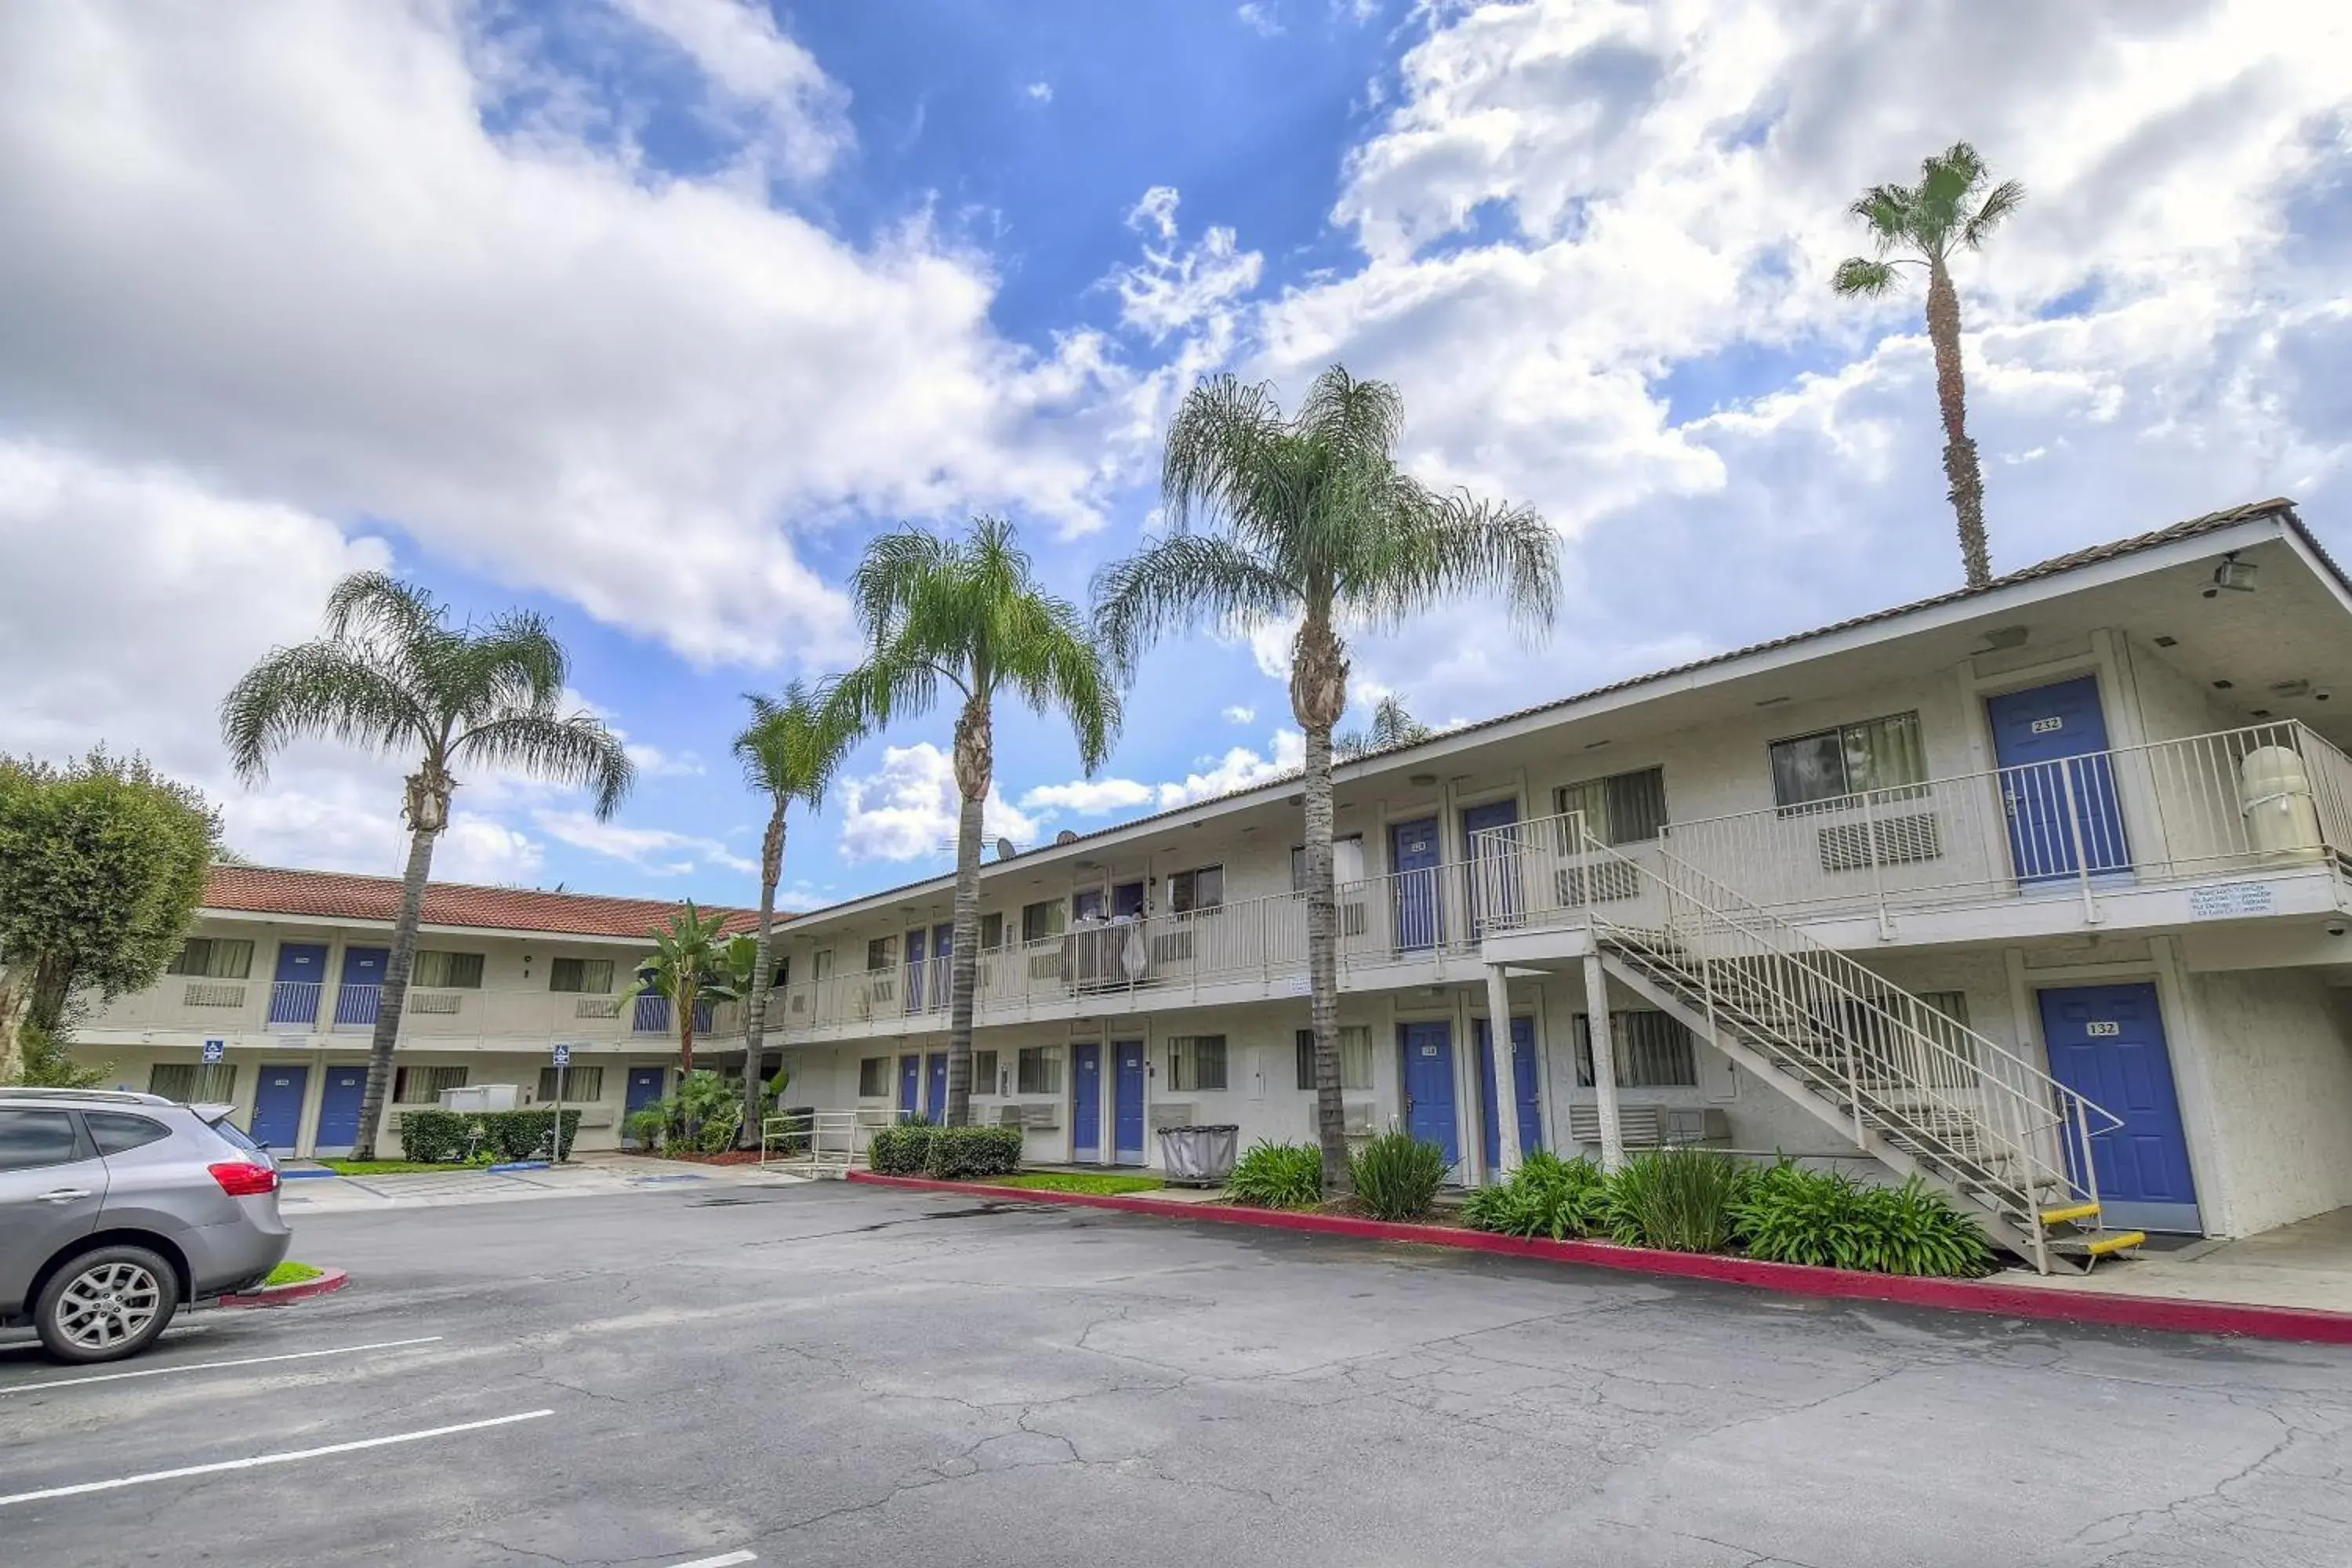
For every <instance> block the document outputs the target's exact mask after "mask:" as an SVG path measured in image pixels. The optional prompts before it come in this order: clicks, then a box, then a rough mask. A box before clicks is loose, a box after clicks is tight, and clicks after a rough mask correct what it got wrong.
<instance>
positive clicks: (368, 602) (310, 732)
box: [220, 572, 636, 1160]
mask: <svg viewBox="0 0 2352 1568" xmlns="http://www.w3.org/2000/svg"><path fill="white" fill-rule="evenodd" d="M567 666H568V661H567V660H566V659H565V658H564V653H563V645H562V644H561V643H559V642H557V641H556V640H555V635H554V633H553V632H551V630H549V628H548V625H547V622H546V620H545V618H544V617H542V616H539V615H537V614H535V613H533V612H530V611H527V610H509V611H507V612H505V613H504V614H502V615H500V616H497V617H495V618H494V619H492V620H491V621H490V622H489V624H488V626H483V627H481V628H480V629H476V628H475V627H474V626H470V625H468V626H450V625H449V621H448V611H447V609H446V607H445V606H443V605H440V604H439V603H437V602H436V601H435V600H434V598H433V597H432V595H429V594H427V593H425V590H423V589H422V588H419V587H416V586H415V585H414V584H408V583H403V582H399V581H397V580H396V579H394V578H393V577H391V576H389V575H387V574H384V573H382V572H355V573H353V574H352V575H350V576H348V577H346V578H344V579H343V580H342V581H341V582H340V583H338V584H335V586H334V589H333V591H332V592H331V593H330V594H329V595H327V617H326V635H325V636H324V637H318V638H315V639H313V640H312V641H310V642H306V643H302V644H299V646H297V647H278V648H272V649H271V650H270V651H269V653H268V655H267V656H265V657H264V658H262V660H261V662H260V663H258V664H257V665H255V666H254V667H253V668H251V669H250V670H248V671H247V672H246V675H245V678H244V679H242V680H239V681H238V682H237V683H236V686H235V687H233V688H232V689H230V691H229V694H228V695H227V696H226V697H225V698H223V699H222V700H221V710H220V720H221V738H222V740H223V741H224V742H225V743H226V745H227V747H228V753H229V761H230V763H232V764H233V765H234V766H235V768H236V773H237V776H238V777H239V778H241V779H243V780H244V781H245V782H246V783H247V784H258V783H259V782H260V781H261V780H263V779H264V778H266V777H268V772H269V761H270V759H271V758H272V757H273V756H275V755H276V754H277V753H278V752H281V751H283V750H284V749H285V748H286V747H287V746H288V745H289V744H291V743H292V742H295V741H297V740H303V739H320V740H331V741H341V742H344V743H345V744H346V745H352V746H358V747H361V748H362V749H363V750H366V751H371V752H379V753H386V754H391V755H396V756H404V757H405V756H413V757H415V758H416V759H417V763H416V771H415V772H414V773H410V774H409V775H408V780H407V789H406V793H405V798H404V801H403V803H402V806H401V811H402V815H403V816H404V817H405V818H406V820H407V823H408V865H407V868H406V869H405V871H404V873H403V875H402V878H401V889H400V917H399V919H398V920H397V921H394V924H393V928H392V953H391V956H390V957H389V958H388V959H386V960H385V963H384V966H383V989H382V990H381V991H380V992H379V993H378V994H377V999H376V1001H377V1005H376V1016H375V1037H374V1039H373V1041H372V1042H371V1044H370V1046H369V1047H368V1075H367V1086H366V1088H365V1089H362V1091H361V1096H360V1132H359V1140H358V1142H356V1143H355V1144H354V1145H353V1147H352V1156H353V1157H354V1158H356V1159H361V1160H369V1159H373V1158H374V1157H375V1142H376V1123H377V1121H378V1120H379V1119H380V1118H381V1117H382V1116H383V1102H384V1097H385V1094H386V1091H387V1090H389V1089H390V1088H391V1085H392V1053H393V1046H394V1041H396V1040H397V1039H398V1037H399V1035H400V1016H401V1010H402V1008H403V1007H404V1005H406V1003H407V1000H408V976H409V971H410V969H411V967H412V966H413V964H414V963H415V958H416V927H417V922H418V918H419V914H420V912H421V911H422V910H423V909H424V906H425V880H426V879H427V877H428V876H429V875H430V873H431V871H432V868H433V841H434V840H435V839H436V838H437V837H440V836H441V833H442V831H443V830H444V829H445V828H446V827H447V826H449V797H450V795H452V794H453V793H454V792H455V791H456V790H457V782H458V780H457V770H458V769H460V768H462V767H467V766H481V767H487V768H503V769H511V770H514V771H516V772H520V773H529V774H531V775H533V776H535V777H538V778H542V779H547V780H551V781H552V782H554V783H557V784H575V785H578V786H580V787H582V788H584V789H586V790H588V791H589V792H590V793H591V795H593V800H594V805H595V811H596V815H597V816H598V817H600V818H605V817H610V816H612V815H613V812H614V808H616V807H617V806H618V805H620V804H621V799H622V797H623V796H624V795H627V794H628V792H629V786H630V784H633V783H635V777H636V770H635V767H633V766H632V765H631V764H630V762H629V759H628V756H627V755H626V753H625V752H623V751H622V749H621V742H620V741H619V739H618V738H617V737H615V736H614V733H613V732H612V731H610V730H608V729H606V728H605V727H604V721H602V720H600V719H598V718H597V717H596V716H595V715H593V713H586V712H580V713H569V714H567V713H563V712H561V711H559V709H558V704H559V703H561V702H562V698H563V683H564V677H565V673H566V669H567Z"/></svg>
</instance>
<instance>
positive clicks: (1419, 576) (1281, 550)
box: [1095, 365, 1559, 1196]
mask: <svg viewBox="0 0 2352 1568" xmlns="http://www.w3.org/2000/svg"><path fill="white" fill-rule="evenodd" d="M1402 423H1403V405H1402V401H1401V400H1400V399H1399V397H1398V395H1397V392H1396V389H1395V388H1394V387H1392V386H1390V385H1388V384H1386V383H1383V382H1378V381H1358V380H1357V379H1355V378H1354V377H1353V376H1350V375H1349V374H1348V372H1347V371H1346V369H1345V368H1343V367H1341V366H1339V365H1333V366H1331V367H1330V368H1329V369H1328V370H1326V371H1325V372H1323V374H1320V375H1318V376H1317V377H1316V378H1315V384H1314V385H1313V386H1312V387H1310V388H1309V389H1308V391H1307V401H1306V402H1305V403H1304V404H1302V405H1300V407H1299V409H1298V412H1297V415H1296V416H1290V417H1286V416H1284V414H1283V412H1282V410H1281V408H1280V407H1279V406H1278V405H1276V402H1275V397H1274V393H1273V389H1272V388H1271V387H1267V386H1244V385H1243V384H1240V383H1239V382H1237V381H1235V380H1234V378H1232V377H1231V376H1220V377H1218V378H1216V379H1214V380H1212V381H1207V382H1204V383H1202V384H1201V385H1199V386H1196V387H1195V388H1193V390H1192V394H1191V395H1189V396H1188V397H1187V398H1186V399H1185V401H1184V404H1183V406H1182V407H1181V408H1180V409H1179V410H1178V411H1177V414H1176V418H1175V421H1174V423H1173V424H1172V425H1171V426H1170V427H1169V431H1168V447H1167V452H1166V454H1165V457H1164V458H1163V459H1162V462H1161V467H1160V495H1161V499H1162V500H1163V501H1164V502H1165V503H1166V506H1167V510H1168V514H1169V517H1170V518H1171V523H1172V527H1171V531H1170V532H1168V533H1166V534H1164V535H1163V536H1161V537H1160V539H1158V540H1156V541H1153V542H1149V543H1147V544H1146V545H1145V547H1144V548H1143V550H1142V551H1141V552H1139V553H1137V554H1135V555H1133V556H1131V557H1129V559H1127V560H1125V561H1121V562H1118V563H1113V564H1112V565H1110V566H1108V567H1106V568H1105V569H1104V570H1103V572H1102V573H1101V574H1100V575H1099V576H1097V579H1096V581H1095V603H1096V607H1095V621H1096V625H1097V627H1098V628H1099V630H1100V634H1101V636H1102V638H1103V641H1104V643H1105V645H1106V647H1108V649H1109V650H1110V652H1111V654H1112V656H1113V657H1114V658H1117V659H1118V661H1119V665H1120V668H1122V670H1131V669H1132V668H1133V663H1134V660H1135V659H1136V658H1137V657H1138V656H1139V654H1140V653H1141V651H1142V649H1143V648H1144V647H1147V646H1148V645H1150V643H1151V642H1152V641H1154V640H1156V639H1157V638H1158V637H1161V636H1163V635H1165V634H1167V633H1170V632H1173V631H1176V630H1179V629H1181V628H1184V627H1190V626H1200V625H1202V624H1208V625H1212V626H1218V627H1221V628H1223V629H1227V630H1239V629H1242V628H1245V627H1249V626H1264V625H1266V624H1269V623H1279V622H1283V621H1286V620H1288V619H1291V618H1293V617H1296V618H1297V620H1298V622H1299V626H1298V632H1297V636H1296V637H1294V638H1293V639H1292V641H1291V649H1290V710H1291V713H1292V715H1293V716H1294V717H1296V718H1297V721H1298V724H1299V728H1301V729H1302V730H1304V731H1306V732H1307V789H1306V796H1307V800H1306V814H1307V834H1306V837H1307V846H1306V847H1307V976H1308V994H1309V997H1310V1003H1309V1011H1310V1016H1311V1019H1312V1022H1313V1025H1314V1034H1315V1098H1316V1125H1317V1128H1318V1131H1319V1133H1320V1135H1321V1142H1322V1146H1323V1187H1324V1191H1325V1192H1326V1193H1327V1194H1330V1195H1333V1196H1339V1195H1341V1194H1345V1193H1347V1192H1348V1191H1349V1186H1350V1184H1349V1177H1348V1142H1347V1123H1346V1120H1345V1117H1344V1115H1343V1113H1342V1111H1341V1108H1340V1099H1339V960H1338V944H1337V941H1336V932H1337V930H1338V921H1337V915H1336V910H1335V903H1336V899H1335V893H1334V889H1333V887H1332V880H1331V726H1332V725H1334V724H1336V723H1337V722H1339V716H1340V714H1342V713H1343V712H1345V711H1346V710H1347V707H1348V649H1347V644H1346V642H1345V641H1344V640H1343V638H1342V637H1341V635H1340V631H1339V624H1340V622H1341V621H1342V620H1346V621H1348V622H1350V623H1353V624H1360V625H1368V626H1393V625H1395V624H1397V623H1399V622H1401V621H1402V620H1403V619H1405V617H1407V616H1412V615H1413V614H1415V613H1417V612H1419V611H1421V610H1423V609H1426V608H1428V607H1429V606H1431V605H1434V604H1436V603H1438V602H1439V601H1440V600H1443V599H1445V598H1448V597H1451V596H1454V595H1463V594H1470V593H1479V592H1498V593H1500V594H1501V595H1503V597H1504V599H1505V602H1506V603H1507V605H1508V606H1509V609H1510V613H1511V617H1512V619H1513V621H1514V622H1515V623H1516V625H1517V626H1518V627H1520V628H1521V629H1522V630H1526V631H1534V630H1536V629H1538V628H1540V627H1545V626H1549V625H1550V622H1551V617H1552V615H1553V613H1554V608H1555V606H1556V605H1557V604H1558V602H1559V551H1558V547H1557V544H1556V542H1555V540H1554V538H1553V535H1552V531H1551V529H1550V528H1549V526H1548V525H1547V524H1546V523H1545V521H1544V520H1543V519H1542V518H1541V517H1539V516H1538V515H1537V514H1536V513H1535V512H1534V511H1533V510H1530V509H1528V508H1526V507H1519V506H1511V505H1507V504H1503V503H1495V502H1484V501H1478V500H1473V499H1472V498H1471V497H1470V496H1468V495H1467V494H1464V493H1458V492H1457V493H1454V494H1446V495H1441V494H1438V493H1436V492H1434V491H1433V490H1431V489H1427V488H1426V487H1425V486H1423V485H1422V484H1420V483H1419V482H1418V481H1416V480H1414V479H1412V477H1410V476H1409V475H1407V474H1405V473H1404V472H1402V470H1401V469H1400V468H1398V466H1397V461H1396V457H1395V448H1396V443H1397V439H1398V436H1399V434H1400V432H1401V429H1402ZM1195 518H1202V519H1206V520H1208V521H1212V522H1213V523H1214V524H1215V525H1217V527H1218V531H1216V532H1213V533H1201V532H1194V531H1192V521H1193V520H1194V519H1195Z"/></svg>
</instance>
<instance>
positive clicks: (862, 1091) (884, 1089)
mask: <svg viewBox="0 0 2352 1568" xmlns="http://www.w3.org/2000/svg"><path fill="white" fill-rule="evenodd" d="M889 1095H890V1058H888V1057H867V1058H864V1059H863V1060H861V1061H860V1062H859V1063H858V1064H857V1097H858V1098H859V1099H860V1100H887V1099H888V1098H889Z"/></svg>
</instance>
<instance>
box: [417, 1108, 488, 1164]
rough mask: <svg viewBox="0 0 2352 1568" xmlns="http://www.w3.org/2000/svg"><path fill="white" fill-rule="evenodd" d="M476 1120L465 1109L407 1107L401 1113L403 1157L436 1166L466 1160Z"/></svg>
mask: <svg viewBox="0 0 2352 1568" xmlns="http://www.w3.org/2000/svg"><path fill="white" fill-rule="evenodd" d="M473 1123H474V1119H473V1118H472V1117H470V1116H468V1115H467V1114H466V1113H465V1112H464V1111H461V1110H404V1111H402V1112H401V1113H400V1156H401V1158H402V1159H404V1160H414V1161H416V1162H417V1163H419V1164H432V1165H438V1164H446V1163H449V1162H452V1161H456V1160H462V1159H464V1158H465V1157H466V1143H467V1139H468V1137H469V1136H470V1135H471V1133H472V1131H473Z"/></svg>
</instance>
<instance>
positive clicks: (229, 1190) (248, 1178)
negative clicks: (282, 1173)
mask: <svg viewBox="0 0 2352 1568" xmlns="http://www.w3.org/2000/svg"><path fill="white" fill-rule="evenodd" d="M207 1168H208V1169H209V1170H211V1172H212V1173H213V1180H214V1181H215V1182H218V1183H219V1184H220V1187H221V1191H223V1192H225V1193H226V1194H228V1195H229V1196H231V1197H233V1198H257V1197H259V1196H260V1195H261V1194H264V1193H274V1192H276V1191H277V1190H278V1173H277V1172H275V1171H273V1170H271V1169H270V1168H269V1167H268V1166H267V1165H248V1164H247V1163H245V1162H244V1161H243V1160H224V1161H222V1162H221V1163H219V1164H217V1165H213V1166H210V1167H207Z"/></svg>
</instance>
